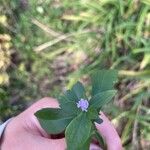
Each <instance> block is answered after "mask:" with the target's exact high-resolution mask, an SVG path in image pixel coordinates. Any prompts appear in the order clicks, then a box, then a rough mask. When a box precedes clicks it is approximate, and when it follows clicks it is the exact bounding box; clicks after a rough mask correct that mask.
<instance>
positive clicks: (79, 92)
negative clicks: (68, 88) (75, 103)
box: [72, 82, 85, 100]
mask: <svg viewBox="0 0 150 150" xmlns="http://www.w3.org/2000/svg"><path fill="white" fill-rule="evenodd" d="M72 91H73V92H74V93H75V94H76V96H77V98H78V100H80V99H81V98H85V89H84V86H83V85H82V83H81V82H77V83H76V84H75V85H74V86H73V87H72Z"/></svg>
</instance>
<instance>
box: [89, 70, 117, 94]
mask: <svg viewBox="0 0 150 150" xmlns="http://www.w3.org/2000/svg"><path fill="white" fill-rule="evenodd" d="M91 80H92V95H96V94H98V93H100V92H103V91H106V90H112V89H113V86H114V83H115V82H116V80H117V71H116V70H100V71H97V72H95V73H93V74H92V75H91Z"/></svg>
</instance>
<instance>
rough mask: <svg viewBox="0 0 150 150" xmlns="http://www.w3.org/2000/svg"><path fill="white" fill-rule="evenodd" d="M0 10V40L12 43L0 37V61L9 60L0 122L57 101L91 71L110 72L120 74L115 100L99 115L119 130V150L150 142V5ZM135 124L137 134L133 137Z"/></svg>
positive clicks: (21, 4) (51, 2)
mask: <svg viewBox="0 0 150 150" xmlns="http://www.w3.org/2000/svg"><path fill="white" fill-rule="evenodd" d="M1 4H2V5H1V6H0V12H1V13H0V34H1V35H3V36H4V34H7V35H9V36H10V38H11V40H9V41H7V40H5V41H2V42H1V38H0V45H4V44H7V45H8V44H9V45H10V46H9V47H7V48H6V47H5V46H4V47H3V48H1V49H0V50H1V51H3V52H6V51H7V52H9V53H10V55H5V57H4V56H1V55H0V57H1V58H6V60H9V61H10V63H8V64H6V63H5V67H3V69H2V68H0V69H1V70H0V79H2V81H3V82H2V83H1V85H0V99H1V100H0V108H1V109H0V113H1V114H3V115H1V117H0V119H2V120H5V119H6V118H8V117H9V116H12V115H15V114H17V113H19V112H20V111H21V110H23V109H25V108H26V107H27V105H28V104H30V103H31V102H33V100H37V99H39V98H41V97H44V96H54V97H56V96H57V95H58V94H59V93H60V91H64V88H65V87H64V86H65V85H67V87H70V86H72V84H74V82H76V81H77V80H78V79H79V78H81V80H82V81H83V82H84V83H85V84H86V83H87V82H89V80H88V79H87V77H86V74H88V73H90V72H92V71H93V70H94V69H102V68H107V69H109V68H112V69H118V70H119V82H118V84H117V85H116V86H117V88H118V95H117V96H116V97H115V101H114V104H113V107H112V104H109V105H108V106H107V107H106V109H104V111H106V112H107V113H108V114H109V115H110V116H111V118H112V121H113V122H115V124H116V126H117V127H118V130H119V134H120V135H121V138H122V142H123V144H124V147H125V148H126V149H131V146H132V145H134V143H135V139H136V140H139V141H142V144H143V143H146V141H147V140H149V139H150V137H149V135H148V132H149V131H150V128H149V116H148V115H149V106H150V103H149V98H150V95H149V90H150V82H149V80H150V1H149V0H141V1H137V0H92V1H91V0H82V1H79V0H77V1H73V0H70V1H69V0H64V1H59V0H58V1H55V0H46V1H44V2H43V1H42V0H41V1H38V2H37V1H35V0H31V1H30V2H27V0H20V1H17V0H15V1H11V2H10V1H8V0H1ZM6 49H7V50H6ZM7 62H8V61H7ZM3 66H4V65H3ZM4 68H5V69H4ZM2 75H3V78H2ZM4 75H5V76H4ZM10 106H12V107H10ZM143 114H144V116H145V117H142V116H143ZM135 122H136V123H135ZM136 124H138V130H139V131H140V132H138V134H139V136H138V138H133V135H135V132H137V130H135V128H137V125H136ZM145 145H146V144H144V145H142V146H143V147H144V146H145ZM143 149H146V148H145V147H144V148H143Z"/></svg>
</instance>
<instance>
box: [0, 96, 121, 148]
mask: <svg viewBox="0 0 150 150" xmlns="http://www.w3.org/2000/svg"><path fill="white" fill-rule="evenodd" d="M48 107H51V108H56V107H59V104H58V102H57V100H55V99H53V98H48V97H46V98H43V99H41V100H40V101H38V102H36V103H35V104H33V105H32V106H31V107H29V108H28V109H27V110H25V111H24V112H22V113H21V114H20V115H18V116H16V117H14V118H13V119H12V120H11V121H10V122H9V123H8V125H7V127H6V129H5V132H4V135H3V138H2V140H1V141H0V142H1V150H65V149H66V143H65V138H61V139H51V138H50V136H49V135H48V134H46V132H45V131H44V130H43V129H42V128H41V126H40V124H39V123H38V120H37V119H36V117H35V116H34V113H35V112H36V111H38V110H40V109H42V108H48ZM101 118H102V119H103V123H102V124H101V125H99V124H96V127H97V129H98V131H99V132H100V134H101V135H102V136H103V138H104V139H105V141H106V144H107V149H108V150H122V146H121V141H120V138H119V136H118V134H117V132H116V130H115V128H114V127H113V125H112V124H111V123H110V121H109V120H108V119H107V117H106V116H105V115H104V114H103V113H101ZM90 150H100V148H99V147H97V146H96V145H94V144H91V145H90Z"/></svg>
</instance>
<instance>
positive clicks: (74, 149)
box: [65, 112, 92, 150]
mask: <svg viewBox="0 0 150 150" xmlns="http://www.w3.org/2000/svg"><path fill="white" fill-rule="evenodd" d="M91 127H92V123H91V121H90V120H89V119H88V117H87V115H86V113H85V112H82V113H80V115H78V116H77V117H76V118H74V119H73V120H72V121H71V123H70V124H69V125H68V126H67V128H66V132H65V137H66V140H67V150H78V149H79V148H80V147H82V146H83V145H84V143H85V142H86V141H87V140H88V138H89V137H90V133H91Z"/></svg>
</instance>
